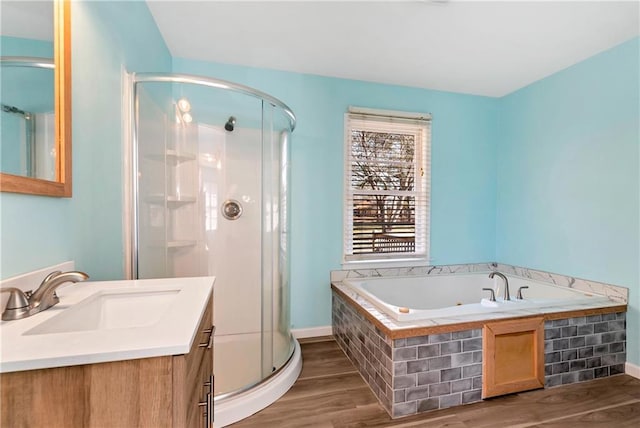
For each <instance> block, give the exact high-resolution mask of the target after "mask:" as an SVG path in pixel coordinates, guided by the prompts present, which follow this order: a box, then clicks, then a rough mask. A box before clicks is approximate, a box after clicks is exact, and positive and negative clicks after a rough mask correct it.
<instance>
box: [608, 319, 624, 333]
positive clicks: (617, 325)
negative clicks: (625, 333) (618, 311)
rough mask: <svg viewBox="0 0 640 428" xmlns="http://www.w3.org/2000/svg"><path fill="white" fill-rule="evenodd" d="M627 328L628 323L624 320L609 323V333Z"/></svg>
mask: <svg viewBox="0 0 640 428" xmlns="http://www.w3.org/2000/svg"><path fill="white" fill-rule="evenodd" d="M625 328H626V323H625V322H624V321H623V320H618V321H609V331H619V330H624V329H625Z"/></svg>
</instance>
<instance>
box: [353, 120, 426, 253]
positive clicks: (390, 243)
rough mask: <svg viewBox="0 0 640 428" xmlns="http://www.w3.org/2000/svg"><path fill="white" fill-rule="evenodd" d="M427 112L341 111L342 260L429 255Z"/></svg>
mask: <svg viewBox="0 0 640 428" xmlns="http://www.w3.org/2000/svg"><path fill="white" fill-rule="evenodd" d="M430 140H431V118H430V116H429V115H423V114H414V113H404V112H389V111H379V110H369V109H356V108H350V109H349V113H347V114H346V115H345V212H344V259H345V261H347V262H348V261H354V260H389V259H404V258H420V259H428V251H429V189H430Z"/></svg>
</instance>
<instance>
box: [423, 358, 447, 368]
mask: <svg viewBox="0 0 640 428" xmlns="http://www.w3.org/2000/svg"><path fill="white" fill-rule="evenodd" d="M448 368H451V355H445V356H443V357H435V358H430V359H429V370H439V369H448ZM423 371H426V369H425V370H423Z"/></svg>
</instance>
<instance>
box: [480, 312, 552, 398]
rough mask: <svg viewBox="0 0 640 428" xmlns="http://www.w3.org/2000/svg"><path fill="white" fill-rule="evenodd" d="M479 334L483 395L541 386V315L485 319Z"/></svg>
mask: <svg viewBox="0 0 640 428" xmlns="http://www.w3.org/2000/svg"><path fill="white" fill-rule="evenodd" d="M482 338H483V363H482V366H483V367H482V370H483V380H482V398H487V397H495V396H498V395H504V394H510V393H513V392H520V391H527V390H530V389H537V388H543V387H544V319H543V318H542V317H537V318H528V319H523V320H508V321H495V322H490V323H486V324H485V325H484V329H483V334H482Z"/></svg>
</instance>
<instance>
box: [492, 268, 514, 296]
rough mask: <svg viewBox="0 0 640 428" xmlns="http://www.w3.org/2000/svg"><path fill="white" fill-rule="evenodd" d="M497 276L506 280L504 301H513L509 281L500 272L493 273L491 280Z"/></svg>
mask: <svg viewBox="0 0 640 428" xmlns="http://www.w3.org/2000/svg"><path fill="white" fill-rule="evenodd" d="M496 275H497V276H499V277H500V278H502V279H503V280H504V300H511V296H510V295H509V280H508V279H507V277H506V276H504V275H503V274H501V273H500V272H491V273H490V274H489V278H491V279H493V277H494V276H496Z"/></svg>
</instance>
